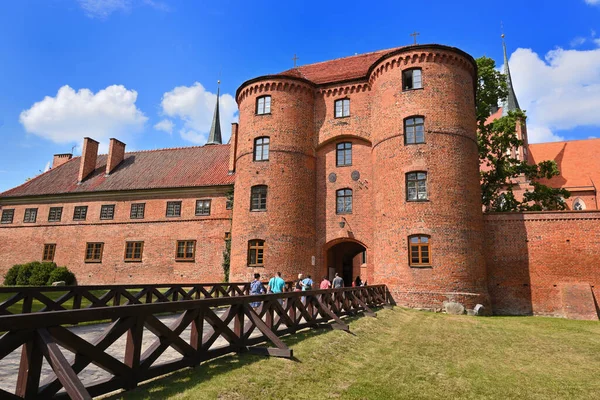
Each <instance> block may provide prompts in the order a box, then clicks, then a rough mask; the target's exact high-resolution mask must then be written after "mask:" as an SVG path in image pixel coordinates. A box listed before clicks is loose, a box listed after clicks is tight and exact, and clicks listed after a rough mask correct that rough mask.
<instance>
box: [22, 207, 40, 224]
mask: <svg viewBox="0 0 600 400" xmlns="http://www.w3.org/2000/svg"><path fill="white" fill-rule="evenodd" d="M37 211H38V209H37V208H27V209H25V216H24V217H23V222H28V223H33V222H35V220H36V219H37Z"/></svg>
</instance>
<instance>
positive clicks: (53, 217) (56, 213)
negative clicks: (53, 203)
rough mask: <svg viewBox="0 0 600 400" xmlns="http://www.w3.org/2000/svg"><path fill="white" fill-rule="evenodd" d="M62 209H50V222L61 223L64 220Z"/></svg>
mask: <svg viewBox="0 0 600 400" xmlns="http://www.w3.org/2000/svg"><path fill="white" fill-rule="evenodd" d="M62 211H63V208H62V207H50V211H49V212H48V222H59V221H60V219H61V218H62Z"/></svg>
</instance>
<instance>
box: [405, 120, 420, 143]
mask: <svg viewBox="0 0 600 400" xmlns="http://www.w3.org/2000/svg"><path fill="white" fill-rule="evenodd" d="M424 121H425V120H424V118H423V117H410V118H406V119H405V120H404V143H405V144H419V143H425V122H424Z"/></svg>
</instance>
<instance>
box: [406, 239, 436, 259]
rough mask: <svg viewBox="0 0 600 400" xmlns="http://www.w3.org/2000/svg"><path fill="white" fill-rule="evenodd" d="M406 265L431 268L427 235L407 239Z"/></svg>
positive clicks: (429, 240) (429, 245)
mask: <svg viewBox="0 0 600 400" xmlns="http://www.w3.org/2000/svg"><path fill="white" fill-rule="evenodd" d="M408 247H409V254H408V263H409V265H410V266H411V267H429V266H431V238H430V237H429V236H428V235H412V236H409V237H408Z"/></svg>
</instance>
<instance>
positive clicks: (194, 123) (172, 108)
mask: <svg viewBox="0 0 600 400" xmlns="http://www.w3.org/2000/svg"><path fill="white" fill-rule="evenodd" d="M216 101H217V95H216V94H215V93H211V92H208V91H207V90H206V89H204V86H202V85H201V84H200V83H198V82H195V83H194V84H193V85H192V86H178V87H176V88H175V89H173V90H171V91H170V92H166V93H165V94H164V95H163V97H162V102H161V106H162V112H163V113H164V114H165V115H167V116H169V117H172V118H179V119H180V120H181V121H183V126H184V129H182V130H181V131H180V132H179V133H180V135H181V137H182V138H183V139H185V140H188V141H190V142H193V143H199V144H204V142H205V141H206V138H207V137H208V132H209V130H210V126H211V124H212V119H213V114H214V110H215V104H216ZM219 110H220V115H221V134H222V136H223V143H227V141H228V140H229V137H230V136H231V123H232V122H235V121H236V120H237V117H236V114H237V104H236V102H235V100H234V98H233V96H231V95H230V94H223V95H221V96H220V97H219ZM202 138H204V139H202Z"/></svg>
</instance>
